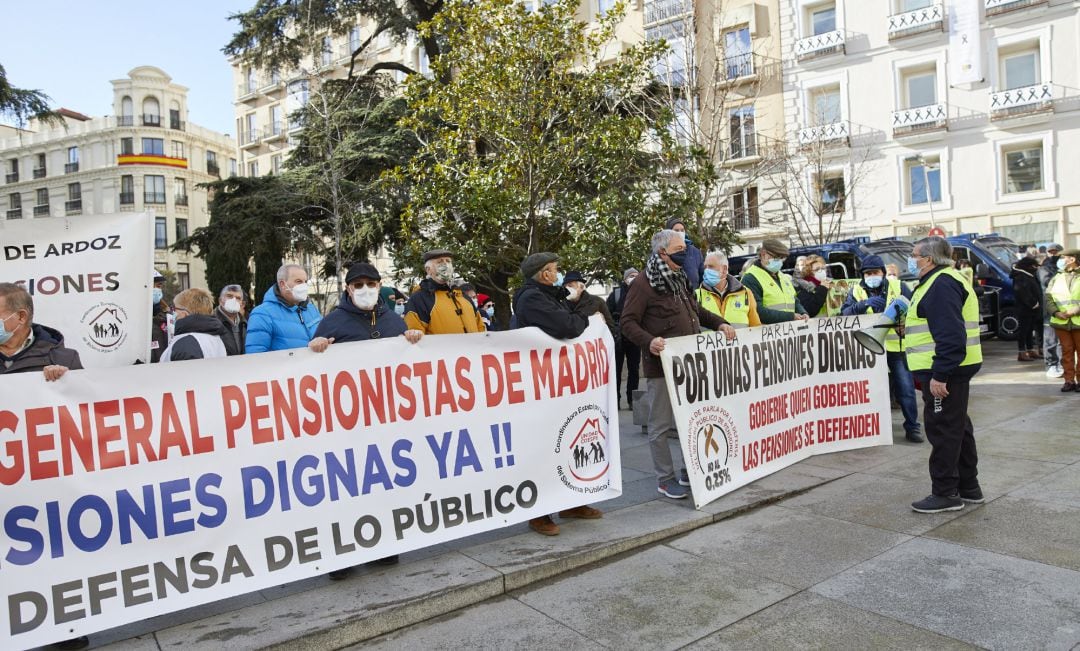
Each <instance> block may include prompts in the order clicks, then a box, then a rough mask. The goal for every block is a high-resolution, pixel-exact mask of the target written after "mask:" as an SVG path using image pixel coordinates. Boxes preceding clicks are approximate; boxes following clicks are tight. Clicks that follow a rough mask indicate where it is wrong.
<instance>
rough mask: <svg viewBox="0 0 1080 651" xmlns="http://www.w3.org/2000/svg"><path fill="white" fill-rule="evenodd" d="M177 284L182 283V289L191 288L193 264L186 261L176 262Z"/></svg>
mask: <svg viewBox="0 0 1080 651" xmlns="http://www.w3.org/2000/svg"><path fill="white" fill-rule="evenodd" d="M176 284H177V285H180V289H181V291H183V290H185V289H191V265H189V264H188V263H186V262H178V263H177V264H176Z"/></svg>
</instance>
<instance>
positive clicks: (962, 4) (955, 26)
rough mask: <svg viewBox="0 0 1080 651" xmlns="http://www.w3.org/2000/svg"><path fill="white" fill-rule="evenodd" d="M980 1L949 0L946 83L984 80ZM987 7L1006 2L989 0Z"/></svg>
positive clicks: (954, 83)
mask: <svg viewBox="0 0 1080 651" xmlns="http://www.w3.org/2000/svg"><path fill="white" fill-rule="evenodd" d="M982 4H983V3H982V2H980V1H979V0H949V10H948V12H947V15H948V17H949V83H950V84H952V85H954V86H955V85H956V84H977V83H979V82H980V81H982V80H983V63H982V56H983V51H982V24H981V22H980V21H981V14H982V11H983V7H982V6H981V5H982ZM985 4H986V8H987V9H989V8H991V7H992V6H996V5H1000V4H1005V0H988V1H987V2H986V3H985Z"/></svg>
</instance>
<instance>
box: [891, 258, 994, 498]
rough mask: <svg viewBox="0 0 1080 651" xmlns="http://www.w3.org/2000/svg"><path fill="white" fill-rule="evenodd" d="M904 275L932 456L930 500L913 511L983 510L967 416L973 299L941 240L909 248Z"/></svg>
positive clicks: (909, 344) (976, 356)
mask: <svg viewBox="0 0 1080 651" xmlns="http://www.w3.org/2000/svg"><path fill="white" fill-rule="evenodd" d="M908 271H909V272H911V273H912V274H913V275H916V276H918V277H919V284H918V285H916V286H915V291H914V292H912V298H911V305H910V307H909V308H908V311H907V315H906V318H905V320H904V335H905V339H904V351H905V352H906V354H907V362H908V367H909V368H910V369H911V372H912V373H913V374H914V376H915V379H916V380H918V381H919V384H920V385H921V386H922V392H923V404H924V405H925V407H924V411H923V421H924V422H925V423H926V438H928V439H929V440H930V445H931V446H933V449H932V450H931V451H930V480H931V483H932V491H931V494H930V495H929V496H928V497H926V498H924V499H921V500H919V501H918V502H914V503H912V505H911V508H912V509H914V510H915V511H918V512H919V513H941V512H942V511H959V510H960V509H962V508H964V503H965V502H968V503H973V504H981V503H982V502H983V494H982V489H981V488H980V487H979V479H978V475H979V471H978V462H979V457H978V454H977V453H976V451H975V429H974V427H973V426H972V424H971V418H969V417H968V394H969V391H970V388H971V378H972V377H974V376H975V374H976V373H978V372H979V369H980V368H982V345H981V343H980V342H979V299H978V298H977V297H976V296H975V290H974V288H972V286H971V285H970V284H969V283H968V282H967V279H965V278H964V277H963V276H962V275H961V274H960V272H959V271H957V270H956V269H953V267H952V247H951V246H949V243H948V242H947V241H946V240H945V239H944V238H940V237H927V238H924V239H921V240H919V241H918V242H916V243H915V247H914V249H913V250H912V253H911V257H910V258H909V259H908Z"/></svg>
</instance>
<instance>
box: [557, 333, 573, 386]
mask: <svg viewBox="0 0 1080 651" xmlns="http://www.w3.org/2000/svg"><path fill="white" fill-rule="evenodd" d="M567 389H569V390H570V394H571V395H573V393H574V367H573V365H572V364H570V353H569V351H568V350H567V349H566V347H565V346H563V347H562V348H560V349H559V391H558V396H559V397H560V398H561V397H562V396H563V394H564V393H566V390H567Z"/></svg>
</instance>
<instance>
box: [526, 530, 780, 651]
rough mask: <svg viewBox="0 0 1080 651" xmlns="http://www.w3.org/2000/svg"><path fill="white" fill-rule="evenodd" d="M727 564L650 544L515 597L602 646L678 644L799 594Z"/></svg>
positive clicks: (622, 646)
mask: <svg viewBox="0 0 1080 651" xmlns="http://www.w3.org/2000/svg"><path fill="white" fill-rule="evenodd" d="M795 592H796V590H795V589H794V588H790V587H788V586H784V585H781V584H779V583H774V582H772V581H768V580H766V579H763V578H761V577H759V576H755V575H753V574H751V573H750V572H748V571H746V570H744V569H742V568H739V567H733V566H730V565H725V564H721V563H716V562H713V561H709V560H706V559H703V558H700V557H698V556H694V555H693V554H687V553H685V552H680V551H677V550H675V549H671V548H670V547H666V546H663V545H661V546H657V547H651V548H648V549H645V550H642V551H640V552H638V553H636V554H633V555H630V556H627V557H624V558H620V559H618V560H616V561H613V562H611V563H607V564H603V565H600V566H596V567H592V568H589V569H588V570H586V571H584V572H581V573H580V574H576V575H572V576H568V577H566V578H563V579H560V580H559V581H557V582H553V583H551V584H549V585H544V586H538V587H532V588H526V589H524V590H522V591H520V592H518V593H516V594H515V595H514V596H515V597H516V598H517V599H518V600H520V601H521V602H522V603H525V604H527V605H529V606H531V607H533V608H535V609H536V610H539V611H540V612H542V613H544V614H546V615H547V616H549V617H551V618H552V619H555V620H557V621H560V622H581V624H580V625H575V628H578V630H581V631H583V632H586V634H587V635H588V637H589V638H590V639H592V640H594V641H596V642H598V643H600V644H602V645H603V646H605V647H608V648H617V649H650V650H653V649H676V648H679V647H681V646H683V645H685V644H688V643H690V642H693V641H694V640H697V639H700V638H701V637H704V636H705V635H708V634H709V633H711V632H713V631H715V630H717V629H720V628H723V627H724V626H727V625H729V624H731V623H733V622H736V621H738V620H740V619H742V618H743V617H746V616H747V615H750V614H752V613H754V612H757V611H758V610H761V609H762V608H765V607H766V606H769V605H771V604H773V603H776V602H777V601H780V600H781V599H784V598H785V597H788V596H790V595H791V594H794V593H795Z"/></svg>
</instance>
